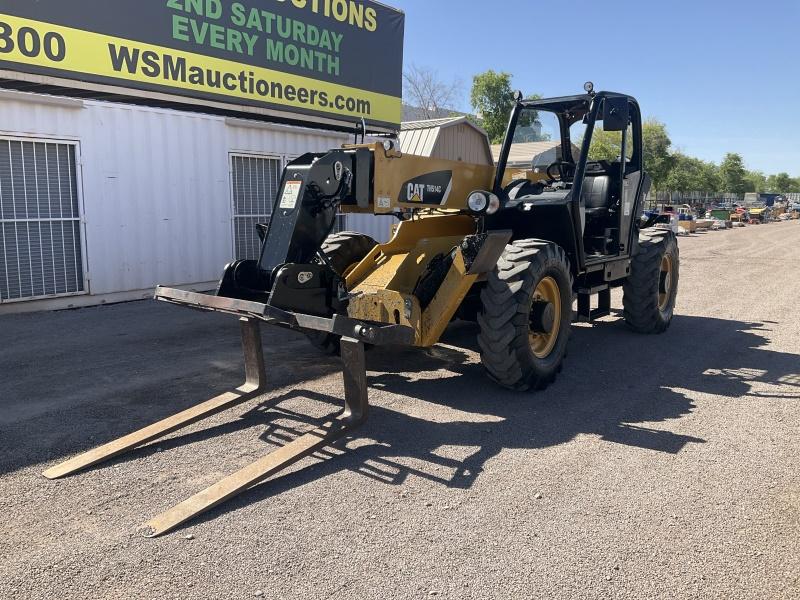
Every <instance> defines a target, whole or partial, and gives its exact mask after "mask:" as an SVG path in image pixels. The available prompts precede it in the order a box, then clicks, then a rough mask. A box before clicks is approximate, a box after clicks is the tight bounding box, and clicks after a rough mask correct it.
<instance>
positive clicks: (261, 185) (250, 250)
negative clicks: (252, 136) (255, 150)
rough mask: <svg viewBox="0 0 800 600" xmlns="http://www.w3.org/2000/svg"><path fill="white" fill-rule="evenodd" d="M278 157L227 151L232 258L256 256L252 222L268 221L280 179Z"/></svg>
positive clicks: (280, 166) (254, 226)
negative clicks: (229, 177) (229, 154)
mask: <svg viewBox="0 0 800 600" xmlns="http://www.w3.org/2000/svg"><path fill="white" fill-rule="evenodd" d="M281 168H282V164H281V159H279V158H267V157H263V156H246V155H239V154H234V155H231V190H232V194H233V245H234V257H235V258H236V260H258V258H259V254H260V249H261V241H260V239H259V237H258V232H257V230H256V225H258V224H259V223H264V224H268V223H269V220H270V217H271V216H272V206H273V204H274V203H275V198H276V197H277V195H278V188H279V187H280V182H281Z"/></svg>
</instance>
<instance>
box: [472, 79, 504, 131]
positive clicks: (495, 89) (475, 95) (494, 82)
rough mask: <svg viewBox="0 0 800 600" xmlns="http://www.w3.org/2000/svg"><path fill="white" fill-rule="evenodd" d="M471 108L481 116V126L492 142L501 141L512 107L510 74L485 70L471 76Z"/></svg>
mask: <svg viewBox="0 0 800 600" xmlns="http://www.w3.org/2000/svg"><path fill="white" fill-rule="evenodd" d="M470 100H471V102H472V108H474V109H475V111H477V113H478V116H479V117H480V118H481V122H482V124H483V128H484V129H485V130H486V133H487V134H489V140H490V141H491V142H492V143H493V144H499V143H500V142H502V141H503V136H504V135H505V132H506V126H507V125H508V117H509V115H510V114H511V110H512V109H513V108H514V95H513V92H512V90H511V74H510V73H497V72H495V71H493V70H491V69H490V70H489V71H486V72H485V73H481V74H479V75H475V77H473V78H472V93H471V94H470Z"/></svg>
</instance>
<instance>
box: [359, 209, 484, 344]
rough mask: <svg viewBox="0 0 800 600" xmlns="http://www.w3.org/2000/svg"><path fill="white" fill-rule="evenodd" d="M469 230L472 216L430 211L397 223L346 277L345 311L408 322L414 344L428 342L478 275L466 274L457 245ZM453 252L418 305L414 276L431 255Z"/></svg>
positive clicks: (436, 337) (370, 318) (367, 318)
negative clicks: (438, 282)
mask: <svg viewBox="0 0 800 600" xmlns="http://www.w3.org/2000/svg"><path fill="white" fill-rule="evenodd" d="M475 232H476V224H475V220H474V219H473V218H472V217H470V216H468V215H458V214H450V215H435V216H433V215H432V216H426V217H421V218H418V219H414V220H411V221H404V222H402V223H400V225H398V227H397V229H396V231H395V234H394V237H393V238H392V240H391V241H390V242H389V243H387V244H380V245H378V246H376V247H375V249H374V250H373V251H372V252H370V254H369V255H368V256H367V257H366V258H365V259H364V260H363V261H361V263H359V264H358V266H356V267H355V268H354V269H353V270H352V271H351V272H350V274H349V275H348V276H347V288H348V289H349V290H351V294H352V295H351V299H350V306H349V309H348V315H349V316H350V317H352V318H355V319H363V320H365V321H377V322H380V323H392V324H396V325H407V326H410V327H412V328H413V329H414V331H415V332H416V342H415V343H416V345H417V346H424V347H427V346H432V345H433V344H435V343H436V342H437V341H439V337H440V336H441V335H442V332H443V331H444V329H445V327H447V324H448V323H449V322H450V320H451V319H452V318H453V315H454V314H455V311H456V310H457V309H458V307H459V305H460V304H461V301H462V300H463V299H464V296H466V294H467V292H468V291H469V289H470V287H472V284H473V283H475V281H476V280H477V278H478V275H477V274H469V273H468V272H467V269H466V268H465V264H464V258H463V256H462V254H461V247H460V245H461V242H462V241H463V240H464V238H465V237H466V236H468V235H472V234H474V233H475ZM454 250H455V256H454V258H453V263H452V265H451V266H450V269H449V271H448V273H447V275H446V277H445V279H444V282H443V283H442V285H441V287H440V288H439V290H438V292H437V293H436V295H435V296H434V298H433V300H431V301H430V303H429V304H428V305H427V306H421V304H420V301H419V299H418V298H417V296H415V294H414V290H415V288H416V286H417V284H418V282H419V280H420V277H422V276H423V274H424V273H425V271H426V269H427V267H428V266H429V265H430V263H431V261H432V260H433V259H434V258H435V257H436V256H439V255H442V256H447V255H449V254H450V253H451V252H453V251H454Z"/></svg>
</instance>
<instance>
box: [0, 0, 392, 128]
mask: <svg viewBox="0 0 800 600" xmlns="http://www.w3.org/2000/svg"><path fill="white" fill-rule="evenodd" d="M404 24H405V17H404V15H403V13H402V12H399V11H397V10H395V9H392V8H389V7H387V6H384V5H382V4H379V3H377V2H373V1H371V0H243V1H242V2H232V1H231V0H135V1H134V0H118V1H109V0H37V1H36V2H32V1H31V0H3V1H2V2H0V69H3V70H6V71H14V72H22V73H34V74H40V75H51V76H55V77H59V78H62V79H68V80H74V81H81V82H89V83H99V84H109V85H113V86H117V87H123V88H133V89H137V90H145V91H155V92H162V93H167V94H170V95H174V96H182V97H191V98H194V99H201V100H203V99H205V100H213V101H217V102H224V103H226V104H234V105H245V106H255V107H261V108H268V109H271V110H278V111H281V112H284V113H289V114H287V117H290V118H294V119H300V120H302V119H303V118H304V117H307V118H311V120H313V118H314V117H326V118H328V119H330V118H333V119H335V120H337V121H348V122H356V121H360V120H361V119H362V118H363V119H365V120H366V122H367V123H368V124H370V125H373V126H380V127H389V128H396V127H397V126H398V125H399V123H400V118H401V111H402V108H401V96H402V69H403V33H404Z"/></svg>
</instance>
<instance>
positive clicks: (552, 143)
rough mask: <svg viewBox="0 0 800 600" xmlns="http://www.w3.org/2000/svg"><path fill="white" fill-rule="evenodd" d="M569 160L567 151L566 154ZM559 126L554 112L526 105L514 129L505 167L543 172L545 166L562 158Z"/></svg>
mask: <svg viewBox="0 0 800 600" xmlns="http://www.w3.org/2000/svg"><path fill="white" fill-rule="evenodd" d="M566 156H567V158H568V159H569V153H567V155H566ZM563 157H564V152H563V149H562V147H561V126H560V124H559V121H558V117H557V116H556V114H555V113H552V112H549V111H544V110H536V109H533V108H525V109H523V110H522V112H521V113H520V116H519V120H518V121H517V128H516V129H515V130H514V138H513V143H512V144H511V152H510V153H509V156H508V165H507V167H506V168H507V170H510V171H514V172H524V171H534V172H537V173H544V172H545V171H546V170H547V167H548V166H549V165H551V164H553V163H554V162H557V161H559V160H562V159H563Z"/></svg>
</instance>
